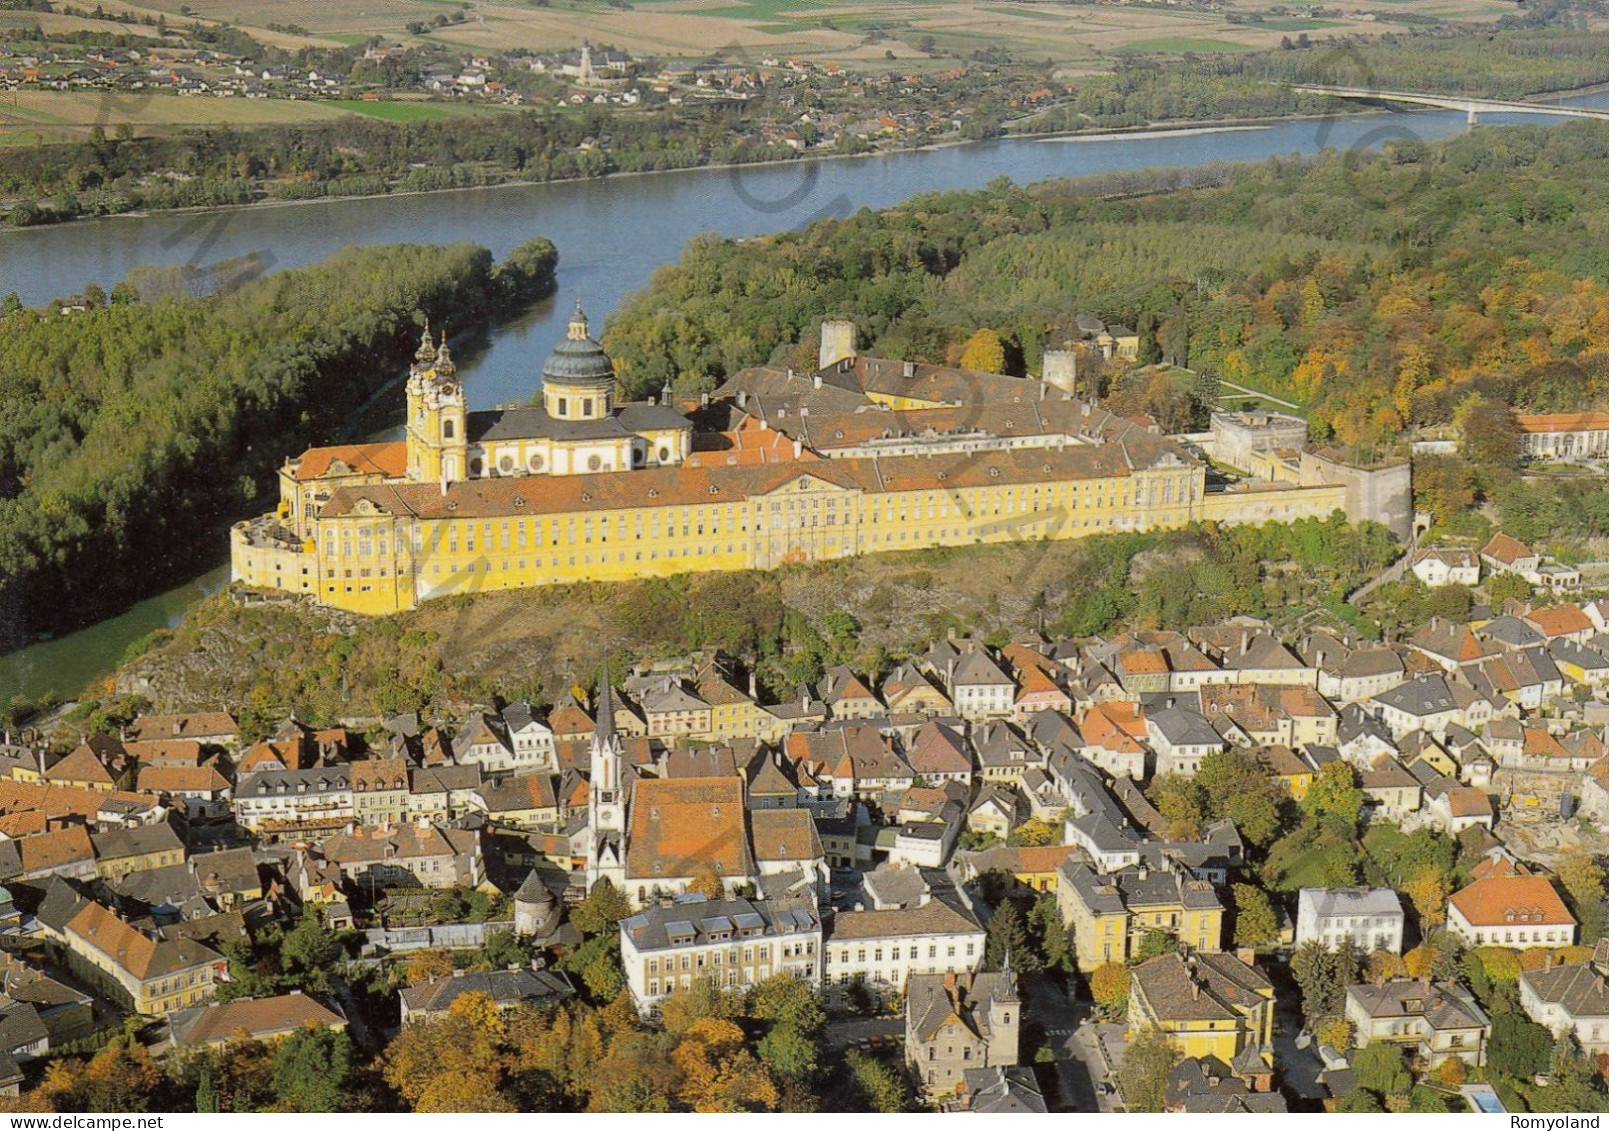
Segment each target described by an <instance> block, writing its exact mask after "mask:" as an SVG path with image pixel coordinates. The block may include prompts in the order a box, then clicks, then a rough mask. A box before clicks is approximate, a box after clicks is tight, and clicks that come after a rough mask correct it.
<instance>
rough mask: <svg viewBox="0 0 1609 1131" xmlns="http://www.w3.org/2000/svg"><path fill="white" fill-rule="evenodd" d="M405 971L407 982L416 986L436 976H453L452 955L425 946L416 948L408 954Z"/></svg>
mask: <svg viewBox="0 0 1609 1131" xmlns="http://www.w3.org/2000/svg"><path fill="white" fill-rule="evenodd" d="M404 968H405V969H406V971H407V978H408V984H409V985H410V986H417V985H420V984H421V983H423V982H432V981H435V980H436V979H438V978H451V977H452V976H453V960H452V955H450V954H448V953H447V952H446V951H445V950H438V949H435V948H431V947H427V948H425V949H424V950H416V951H414V952H413V953H412V954H410V955H408V961H407V963H406V965H405V967H404Z"/></svg>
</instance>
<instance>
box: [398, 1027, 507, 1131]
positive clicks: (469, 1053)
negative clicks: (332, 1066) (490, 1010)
mask: <svg viewBox="0 0 1609 1131" xmlns="http://www.w3.org/2000/svg"><path fill="white" fill-rule="evenodd" d="M506 1067H507V1061H506V1058H505V1055H504V1053H503V1051H502V1050H501V1049H500V1048H498V1046H497V1043H496V1042H495V1041H494V1040H493V1038H492V1034H490V1033H488V1032H486V1031H484V1030H482V1029H480V1028H479V1027H477V1026H476V1025H475V1024H473V1023H472V1022H471V1021H470V1020H469V1019H468V1018H466V1017H464V1016H454V1015H452V1014H451V1013H449V1014H448V1016H446V1017H442V1018H435V1019H432V1020H429V1021H422V1022H415V1023H414V1024H411V1025H404V1026H403V1027H402V1031H401V1032H400V1033H398V1034H397V1036H396V1039H394V1040H393V1041H392V1042H391V1044H390V1045H388V1046H387V1048H386V1051H385V1056H384V1058H383V1063H382V1069H381V1071H382V1074H383V1075H384V1077H385V1080H386V1083H388V1084H390V1085H391V1086H392V1087H393V1088H395V1089H396V1090H397V1092H398V1094H400V1095H401V1096H402V1098H403V1099H404V1100H406V1101H407V1102H408V1104H409V1106H410V1107H411V1108H412V1109H413V1110H414V1111H424V1112H450V1111H493V1112H494V1111H512V1110H514V1109H513V1105H512V1104H510V1103H509V1101H508V1100H507V1099H506V1098H505V1097H504V1096H503V1095H502V1094H501V1093H500V1092H499V1090H498V1088H499V1085H500V1084H501V1083H502V1079H503V1074H504V1071H505V1070H506Z"/></svg>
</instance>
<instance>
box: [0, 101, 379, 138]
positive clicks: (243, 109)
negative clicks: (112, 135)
mask: <svg viewBox="0 0 1609 1131" xmlns="http://www.w3.org/2000/svg"><path fill="white" fill-rule="evenodd" d="M345 113H348V111H346V110H343V109H341V108H339V107H336V106H328V105H323V104H321V103H317V102H292V101H289V100H287V99H249V98H204V97H191V98H180V97H179V96H178V95H173V94H150V95H141V94H138V93H135V94H113V93H106V92H101V91H55V90H14V91H5V92H3V93H0V144H4V145H32V144H37V143H38V142H40V141H54V140H61V139H63V138H81V137H87V136H88V135H89V132H90V130H92V129H93V128H94V127H96V126H100V127H101V128H102V129H104V130H106V131H107V132H111V131H112V130H113V129H115V128H116V127H118V126H121V125H123V124H124V123H127V124H128V125H129V127H131V128H132V130H133V132H134V133H135V134H136V135H146V134H155V133H166V132H171V131H173V130H177V129H183V128H185V127H188V126H210V125H231V126H269V125H285V124H291V123H296V122H314V121H327V120H329V119H331V118H339V117H341V116H342V115H343V114H345Z"/></svg>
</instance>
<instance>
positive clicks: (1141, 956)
mask: <svg viewBox="0 0 1609 1131" xmlns="http://www.w3.org/2000/svg"><path fill="white" fill-rule="evenodd" d="M1178 949H1179V936H1178V935H1176V934H1174V933H1173V932H1172V931H1163V930H1158V929H1155V928H1153V929H1151V930H1148V931H1146V932H1145V934H1143V935H1141V936H1140V945H1139V946H1137V947H1135V948H1134V954H1133V956H1132V957H1131V958H1130V959H1129V962H1130V963H1131V964H1133V965H1136V966H1137V965H1139V964H1140V963H1142V962H1147V961H1149V960H1151V959H1153V958H1160V957H1161V956H1162V955H1164V954H1172V953H1173V952H1174V951H1176V950H1178Z"/></svg>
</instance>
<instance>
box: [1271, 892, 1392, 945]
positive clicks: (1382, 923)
mask: <svg viewBox="0 0 1609 1131" xmlns="http://www.w3.org/2000/svg"><path fill="white" fill-rule="evenodd" d="M1405 920H1406V917H1405V916H1404V915H1403V911H1402V900H1401V899H1399V898H1398V896H1397V893H1396V892H1395V891H1393V890H1391V889H1390V888H1364V887H1355V888H1303V889H1302V890H1301V891H1300V892H1299V893H1298V894H1297V899H1296V945H1297V946H1301V945H1302V944H1303V943H1307V942H1319V943H1322V944H1323V945H1324V949H1326V950H1334V949H1335V948H1336V946H1337V945H1339V944H1340V942H1341V940H1342V939H1351V940H1352V943H1353V945H1354V946H1355V947H1357V949H1358V951H1359V953H1361V954H1368V953H1369V952H1370V951H1375V950H1385V951H1390V952H1391V953H1392V954H1401V953H1402V928H1403V924H1404V922H1405Z"/></svg>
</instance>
